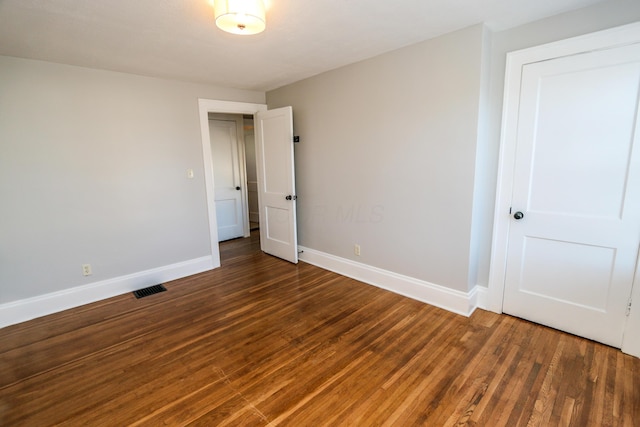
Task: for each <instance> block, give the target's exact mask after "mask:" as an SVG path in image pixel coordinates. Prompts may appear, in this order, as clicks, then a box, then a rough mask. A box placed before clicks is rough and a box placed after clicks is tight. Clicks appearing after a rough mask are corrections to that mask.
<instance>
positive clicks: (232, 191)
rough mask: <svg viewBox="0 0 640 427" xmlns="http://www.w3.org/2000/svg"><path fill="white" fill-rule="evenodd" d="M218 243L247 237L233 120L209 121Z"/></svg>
mask: <svg viewBox="0 0 640 427" xmlns="http://www.w3.org/2000/svg"><path fill="white" fill-rule="evenodd" d="M209 135H210V139H211V160H212V163H213V184H214V194H215V204H216V218H217V222H218V241H220V242H222V241H224V240H229V239H235V238H236V237H242V236H243V235H244V215H243V209H242V200H243V199H242V181H241V175H240V171H241V168H240V159H239V151H238V130H237V124H236V121H234V120H213V119H210V120H209Z"/></svg>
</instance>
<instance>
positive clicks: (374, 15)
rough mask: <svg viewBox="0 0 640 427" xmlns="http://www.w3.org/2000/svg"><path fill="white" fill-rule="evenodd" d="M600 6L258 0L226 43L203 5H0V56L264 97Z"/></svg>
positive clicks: (528, 1)
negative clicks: (468, 30)
mask: <svg viewBox="0 0 640 427" xmlns="http://www.w3.org/2000/svg"><path fill="white" fill-rule="evenodd" d="M598 1H600V0H266V2H267V29H266V31H265V32H264V33H262V34H259V35H255V36H234V35H231V34H227V33H224V32H222V31H220V30H219V29H218V28H217V27H216V26H215V24H214V22H213V8H212V6H211V5H210V4H209V0H0V55H8V56H17V57H23V58H32V59H40V60H45V61H52V62H60V63H65V64H72V65H79V66H84V67H92V68H100V69H106V70H113V71H121V72H126V73H133V74H141V75H147V76H155V77H164V78H170V79H177V80H184V81H191V82H199V83H208V84H214V85H220V86H226V87H235V88H242V89H253V90H259V91H267V90H271V89H275V88H277V87H280V86H283V85H286V84H288V83H292V82H295V81H298V80H301V79H303V78H306V77H310V76H312V75H315V74H319V73H321V72H323V71H327V70H331V69H334V68H337V67H340V66H343V65H346V64H350V63H353V62H356V61H359V60H362V59H365V58H370V57H373V56H376V55H379V54H381V53H384V52H387V51H390V50H393V49H397V48H399V47H402V46H406V45H409V44H413V43H416V42H419V41H422V40H426V39H429V38H432V37H435V36H438V35H441V34H444V33H448V32H451V31H454V30H457V29H460V28H464V27H467V26H470V25H474V24H477V23H480V22H485V23H486V24H487V25H488V26H489V27H490V28H491V29H493V30H495V31H499V30H503V29H506V28H510V27H514V26H517V25H520V24H523V23H526V22H530V21H534V20H537V19H541V18H544V17H547V16H551V15H555V14H558V13H561V12H565V11H568V10H572V9H576V8H579V7H583V6H587V5H590V4H593V3H597V2H598Z"/></svg>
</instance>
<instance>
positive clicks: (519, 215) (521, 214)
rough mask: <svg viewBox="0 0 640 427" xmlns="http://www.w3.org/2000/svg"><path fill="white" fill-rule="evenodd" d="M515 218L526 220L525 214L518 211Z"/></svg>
mask: <svg viewBox="0 0 640 427" xmlns="http://www.w3.org/2000/svg"><path fill="white" fill-rule="evenodd" d="M513 217H514V218H515V219H522V218H524V214H523V213H522V212H520V211H518V212H516V213H514V214H513Z"/></svg>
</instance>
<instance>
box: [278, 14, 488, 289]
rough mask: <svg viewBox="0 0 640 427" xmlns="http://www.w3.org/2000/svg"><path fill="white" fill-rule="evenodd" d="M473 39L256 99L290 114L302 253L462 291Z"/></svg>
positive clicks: (384, 59)
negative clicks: (306, 250)
mask: <svg viewBox="0 0 640 427" xmlns="http://www.w3.org/2000/svg"><path fill="white" fill-rule="evenodd" d="M483 32H484V28H483V26H482V25H477V26H474V27H471V28H467V29H464V30H461V31H457V32H455V33H452V34H448V35H445V36H442V37H439V38H436V39H433V40H428V41H425V42H422V43H419V44H416V45H413V46H409V47H406V48H403V49H400V50H396V51H393V52H390V53H387V54H384V55H381V56H378V57H375V58H373V59H370V60H367V61H363V62H359V63H356V64H353V65H349V66H346V67H343V68H340V69H337V70H333V71H330V72H327V73H324V74H321V75H318V76H315V77H312V78H310V79H306V80H303V81H301V82H298V83H294V84H292V85H289V86H286V87H283V88H281V89H277V90H275V91H271V92H269V93H267V103H268V105H269V108H274V107H278V106H284V105H292V106H293V113H294V127H295V133H296V135H300V138H301V142H300V144H296V148H295V149H296V153H295V154H296V180H297V183H296V186H297V189H296V190H297V194H298V213H299V217H298V218H299V222H298V232H299V234H298V235H299V242H300V244H301V245H303V246H305V247H308V248H312V249H314V250H317V251H321V252H324V253H328V254H332V255H335V256H338V257H341V258H346V259H352V260H356V261H359V262H362V263H364V264H367V265H370V266H375V267H378V268H381V269H384V270H388V271H392V272H395V273H399V274H402V275H406V276H410V277H413V278H417V279H420V280H423V281H426V282H429V283H432V284H436V285H442V286H445V287H448V288H451V289H455V290H459V291H464V292H466V291H468V289H469V283H468V281H469V277H468V274H469V251H470V237H469V236H470V232H471V211H472V202H473V188H474V170H475V156H476V151H475V150H476V137H477V130H478V112H479V109H478V103H479V96H480V91H481V62H482V61H481V57H482V53H483V40H484V39H483ZM355 243H358V244H360V245H361V248H362V255H361V256H360V257H356V256H355V255H354V250H353V247H354V244H355Z"/></svg>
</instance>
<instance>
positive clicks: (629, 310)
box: [626, 298, 631, 316]
mask: <svg viewBox="0 0 640 427" xmlns="http://www.w3.org/2000/svg"><path fill="white" fill-rule="evenodd" d="M630 314H631V298H629V302H628V303H627V314H626V315H627V316H629V315H630Z"/></svg>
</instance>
